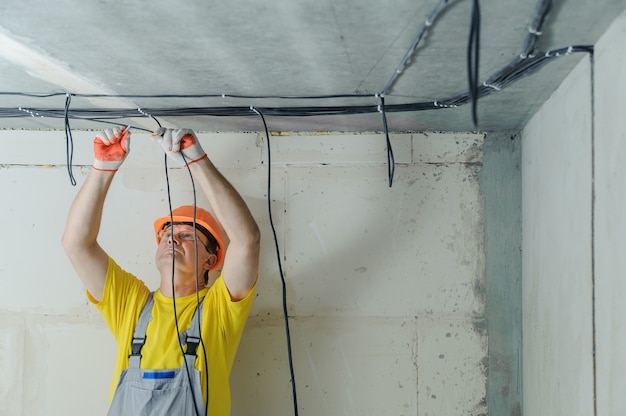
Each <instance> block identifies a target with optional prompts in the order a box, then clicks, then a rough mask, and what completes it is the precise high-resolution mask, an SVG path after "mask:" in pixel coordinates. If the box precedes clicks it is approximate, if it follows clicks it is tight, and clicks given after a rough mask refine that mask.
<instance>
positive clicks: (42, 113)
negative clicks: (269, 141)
mask: <svg viewBox="0 0 626 416" xmlns="http://www.w3.org/2000/svg"><path fill="white" fill-rule="evenodd" d="M452 1H453V0H442V1H440V2H439V3H438V5H437V7H436V8H435V10H434V11H433V13H431V15H430V17H429V19H428V20H427V21H426V24H425V28H423V30H422V32H420V34H418V36H417V38H416V40H415V41H414V42H413V45H411V48H410V49H409V52H407V54H406V55H405V57H404V59H403V60H402V62H401V64H400V65H399V66H398V69H396V72H395V73H394V74H393V76H392V78H391V79H390V80H389V82H388V83H387V85H386V86H385V88H383V91H390V90H391V88H392V87H393V85H394V83H395V82H396V81H397V80H398V77H399V75H400V74H401V73H403V69H404V67H405V66H406V65H407V64H408V63H409V62H410V59H411V58H412V57H413V55H414V52H415V49H416V47H417V45H418V44H419V42H420V40H421V39H422V37H423V35H424V33H425V31H426V29H427V28H428V27H429V26H430V24H432V21H433V20H434V19H435V18H436V17H437V16H439V14H440V13H441V12H442V11H443V10H444V8H445V7H446V6H447V5H448V4H449V3H451V2H452ZM551 6H552V0H542V1H541V3H540V4H539V7H538V10H537V13H536V16H535V18H534V20H533V22H532V24H531V26H530V27H529V29H528V35H527V37H526V42H525V45H524V47H523V50H522V51H521V53H520V54H518V55H517V56H516V58H515V59H513V61H512V62H510V63H509V64H508V65H506V66H505V67H504V68H502V69H500V70H499V71H497V72H496V73H494V74H493V75H491V76H490V77H489V78H488V79H487V80H486V81H484V82H482V83H479V84H476V85H477V88H476V91H474V94H473V97H474V99H477V98H481V97H484V96H486V95H490V94H493V93H495V92H499V91H501V90H503V89H504V88H506V87H508V86H509V85H511V84H513V83H514V82H516V81H518V80H520V79H521V78H523V77H525V76H528V75H530V74H532V73H534V72H536V71H537V70H538V69H540V68H541V67H543V66H544V65H545V64H547V63H549V62H552V61H553V60H554V59H557V58H559V57H562V56H567V55H570V54H572V53H579V52H584V53H589V52H592V51H593V47H592V46H585V45H582V46H581V45H578V46H568V47H564V48H559V49H553V50H549V51H547V52H537V51H536V50H535V47H536V43H537V40H538V38H539V36H540V35H541V33H542V32H541V31H542V26H543V24H544V22H545V18H546V16H547V14H548V12H549V10H550V8H551ZM2 95H12V96H22V97H29V98H41V99H49V98H54V97H56V96H61V95H67V93H66V92H62V93H61V92H55V93H47V94H46V93H42V94H35V93H21V92H0V96H2ZM70 95H71V96H73V97H81V98H137V99H148V98H178V99H187V98H188V99H199V98H207V99H208V98H229V99H233V100H244V101H245V105H241V106H232V105H230V106H203V107H177V108H143V109H142V110H143V111H144V112H145V113H148V114H151V115H152V116H155V117H173V116H177V117H185V116H239V117H243V116H245V117H249V116H254V115H255V114H254V113H252V112H251V111H250V107H251V104H252V105H253V106H254V107H255V108H257V109H259V110H261V111H262V112H263V114H265V115H267V116H278V117H306V116H327V115H351V114H366V113H375V112H377V111H379V110H378V106H379V98H378V97H380V96H381V95H383V96H386V98H387V99H388V101H389V100H391V99H393V98H394V95H393V94H389V93H387V94H378V93H377V94H375V95H369V94H333V95H319V96H302V97H297V96H288V95H267V96H258V95H236V94H193V95H182V94H181V95H178V94H159V95H133V94H124V95H120V94H117V95H105V94H80V93H71V94H70ZM339 98H341V99H359V100H360V102H359V103H358V104H355V105H323V106H322V105H320V106H267V105H263V103H262V102H263V100H268V99H281V100H285V101H297V100H303V99H306V100H318V99H323V100H332V99H339ZM363 100H368V101H369V100H371V101H369V104H363V103H362V101H363ZM470 101H471V96H470V91H466V92H463V93H460V94H457V95H454V96H452V97H447V98H438V99H434V100H432V101H422V102H412V103H400V104H392V103H389V102H387V103H386V104H385V111H386V112H387V113H394V112H415V111H428V110H441V109H446V108H455V107H459V106H461V105H465V104H467V103H469V102H470ZM14 117H15V118H21V117H44V118H46V117H47V118H65V119H66V120H69V119H77V120H79V119H80V120H88V121H96V122H101V123H109V124H116V120H121V119H132V118H137V117H145V115H143V114H140V113H139V112H138V111H137V108H109V109H86V108H73V109H67V110H66V109H58V108H46V107H41V108H25V107H18V108H0V118H14ZM119 124H125V123H122V122H120V123H119ZM142 130H145V129H142Z"/></svg>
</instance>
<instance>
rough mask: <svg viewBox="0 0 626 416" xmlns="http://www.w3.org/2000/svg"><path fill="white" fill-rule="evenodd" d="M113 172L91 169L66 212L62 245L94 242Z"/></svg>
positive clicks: (70, 245) (85, 244)
mask: <svg viewBox="0 0 626 416" xmlns="http://www.w3.org/2000/svg"><path fill="white" fill-rule="evenodd" d="M113 176H114V172H105V171H99V170H95V169H92V171H91V172H90V173H89V176H88V177H87V179H86V180H85V183H84V184H83V186H82V187H81V189H80V190H79V191H78V194H77V195H76V198H75V199H74V202H73V203H72V206H71V208H70V212H69V214H68V218H67V223H66V226H65V233H64V234H63V246H64V247H65V248H66V249H69V248H72V247H77V246H88V245H91V244H94V243H95V242H96V239H97V237H98V232H99V231H100V222H101V218H102V209H103V206H104V200H105V198H106V194H107V192H108V190H109V187H110V185H111V181H112V180H113Z"/></svg>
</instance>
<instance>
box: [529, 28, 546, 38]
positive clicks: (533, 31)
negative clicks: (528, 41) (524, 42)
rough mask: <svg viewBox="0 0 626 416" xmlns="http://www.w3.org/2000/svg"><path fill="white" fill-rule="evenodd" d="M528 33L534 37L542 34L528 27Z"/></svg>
mask: <svg viewBox="0 0 626 416" xmlns="http://www.w3.org/2000/svg"><path fill="white" fill-rule="evenodd" d="M528 33H530V34H531V35H535V36H541V35H542V34H543V32H540V31H538V30H537V29H536V28H534V27H529V28H528Z"/></svg>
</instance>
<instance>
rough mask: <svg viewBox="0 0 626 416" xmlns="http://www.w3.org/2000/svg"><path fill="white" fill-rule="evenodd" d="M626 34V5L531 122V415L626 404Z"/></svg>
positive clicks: (526, 151) (527, 179)
mask: <svg viewBox="0 0 626 416" xmlns="http://www.w3.org/2000/svg"><path fill="white" fill-rule="evenodd" d="M625 35H626V13H624V14H622V15H621V16H620V17H619V18H618V19H617V20H616V21H615V22H614V23H613V25H612V26H611V27H610V28H609V29H608V30H607V32H606V33H605V35H604V36H603V37H602V38H601V40H600V41H599V42H598V43H597V45H596V46H595V65H594V66H593V73H592V65H591V61H590V59H588V58H585V59H584V60H583V61H582V62H581V63H580V64H579V65H578V66H577V68H576V69H575V70H574V71H573V72H572V73H571V74H570V75H569V76H568V78H567V79H566V80H565V81H564V82H563V84H562V85H561V86H560V88H559V89H558V91H557V92H556V93H555V94H554V95H553V96H552V97H551V98H550V100H549V101H548V102H546V103H545V105H544V106H543V108H542V109H541V111H540V112H539V113H538V114H536V115H535V117H534V118H533V119H532V121H531V122H530V123H529V124H528V125H527V126H526V128H525V130H524V132H523V141H522V160H523V165H522V177H523V179H522V189H523V191H522V192H523V193H522V201H523V214H522V215H523V237H522V238H523V251H522V252H523V266H522V267H523V311H524V312H523V315H524V317H523V337H524V342H523V344H524V345H523V362H524V367H523V374H524V414H526V415H540V414H541V415H568V416H575V415H580V416H583V415H584V416H588V415H603V416H604V415H606V416H608V415H622V414H626V396H624V394H623V393H624V391H625V390H626V378H625V376H624V374H626V359H625V358H624V350H625V348H626V329H625V326H624V324H623V317H624V316H625V315H626V303H625V302H624V301H623V299H625V298H626V283H624V282H625V280H624V278H623V276H624V274H625V273H626V263H625V260H624V258H625V257H624V250H625V249H626V241H625V240H624V235H626V220H625V219H624V215H623V211H624V206H625V202H626V192H625V189H626V168H625V164H624V160H626V145H625V143H626V104H624V100H623V99H622V98H623V96H624V95H625V94H626V75H625V74H626V73H625V72H624V64H625V63H626V46H625V43H624V38H625ZM592 77H593V89H592V81H591V80H592ZM592 93H593V96H594V98H593V102H594V103H595V106H592ZM592 108H594V110H595V111H593V110H592ZM594 195H595V198H594ZM594 295H595V296H594ZM594 300H595V304H594ZM594 313H595V320H594V319H593V318H594ZM594 345H595V348H596V351H595V353H596V361H595V371H594V358H593V357H594ZM594 396H595V399H596V400H595V402H594Z"/></svg>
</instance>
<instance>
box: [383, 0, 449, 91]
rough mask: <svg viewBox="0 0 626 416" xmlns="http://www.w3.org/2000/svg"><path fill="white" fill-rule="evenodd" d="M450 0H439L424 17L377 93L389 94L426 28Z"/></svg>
mask: <svg viewBox="0 0 626 416" xmlns="http://www.w3.org/2000/svg"><path fill="white" fill-rule="evenodd" d="M451 1H453V0H440V1H439V3H438V4H437V6H436V7H435V9H434V10H433V11H432V12H431V13H430V15H429V16H428V19H426V21H425V22H424V25H423V26H422V29H421V30H420V32H419V33H418V34H417V37H416V38H415V40H414V41H413V44H412V45H411V47H410V48H409V50H408V51H407V53H406V54H405V55H404V57H403V58H402V61H400V65H398V67H397V68H396V70H395V71H394V73H393V75H392V76H391V78H390V79H389V81H387V84H386V85H385V87H384V88H383V90H382V91H381V92H380V94H379V95H381V96H385V95H387V94H389V91H391V88H392V87H393V85H394V84H395V82H396V81H397V80H398V78H399V77H400V74H402V72H403V71H404V68H405V67H406V66H407V64H408V63H410V60H411V59H412V58H413V56H414V55H415V51H416V50H417V46H418V45H419V43H420V42H421V41H422V38H423V37H424V35H425V34H426V32H427V31H428V29H429V28H430V26H432V24H433V22H434V21H435V20H436V19H437V17H438V16H439V15H440V14H441V12H442V11H443V9H445V8H446V6H448V4H449V3H450V2H451Z"/></svg>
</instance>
